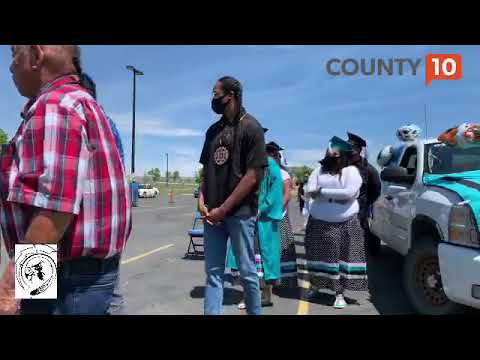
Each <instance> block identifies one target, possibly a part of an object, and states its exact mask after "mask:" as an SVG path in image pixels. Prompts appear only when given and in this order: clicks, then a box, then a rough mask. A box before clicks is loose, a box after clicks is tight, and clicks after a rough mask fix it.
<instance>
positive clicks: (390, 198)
mask: <svg viewBox="0 0 480 360" xmlns="http://www.w3.org/2000/svg"><path fill="white" fill-rule="evenodd" d="M385 200H388V201H392V200H393V196H392V195H387V196H385Z"/></svg>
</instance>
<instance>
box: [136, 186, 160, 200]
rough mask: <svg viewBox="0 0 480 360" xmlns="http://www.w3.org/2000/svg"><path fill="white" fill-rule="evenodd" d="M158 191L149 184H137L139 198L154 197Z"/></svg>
mask: <svg viewBox="0 0 480 360" xmlns="http://www.w3.org/2000/svg"><path fill="white" fill-rule="evenodd" d="M159 194H160V191H159V190H158V189H157V188H156V187H153V186H152V185H149V184H140V185H139V186H138V197H141V198H156V197H157V196H158V195H159Z"/></svg>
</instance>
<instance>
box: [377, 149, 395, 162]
mask: <svg viewBox="0 0 480 360" xmlns="http://www.w3.org/2000/svg"><path fill="white" fill-rule="evenodd" d="M394 153H395V149H394V148H393V146H392V145H389V146H386V147H384V148H383V150H382V151H380V152H379V154H378V157H377V164H378V165H379V166H381V167H385V166H387V165H388V164H389V163H390V161H392V159H393V155H394Z"/></svg>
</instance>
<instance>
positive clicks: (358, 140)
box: [347, 132, 367, 148]
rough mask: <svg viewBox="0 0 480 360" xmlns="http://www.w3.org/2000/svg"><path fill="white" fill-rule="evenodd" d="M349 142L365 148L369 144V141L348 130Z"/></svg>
mask: <svg viewBox="0 0 480 360" xmlns="http://www.w3.org/2000/svg"><path fill="white" fill-rule="evenodd" d="M347 135H348V142H349V143H350V144H352V145H353V146H358V147H361V148H364V147H366V146H367V142H366V141H365V140H363V139H362V138H361V137H360V136H358V135H355V134H352V133H349V132H347Z"/></svg>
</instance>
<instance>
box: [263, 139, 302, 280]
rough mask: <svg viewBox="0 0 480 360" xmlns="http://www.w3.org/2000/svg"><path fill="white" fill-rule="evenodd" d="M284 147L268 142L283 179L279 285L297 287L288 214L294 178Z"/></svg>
mask: <svg viewBox="0 0 480 360" xmlns="http://www.w3.org/2000/svg"><path fill="white" fill-rule="evenodd" d="M283 150H284V149H283V148H282V147H280V146H279V145H278V144H277V143H275V142H273V141H272V142H270V143H268V144H267V154H268V155H269V156H271V157H272V158H273V159H275V161H276V163H277V164H278V165H279V166H280V169H281V173H282V181H283V213H282V223H281V225H280V239H281V242H280V244H281V245H280V246H281V255H280V269H281V272H282V279H281V281H280V283H279V284H278V286H279V287H284V288H285V287H286V288H296V287H297V254H296V250H295V237H294V235H293V231H292V225H291V223H290V217H289V214H288V204H289V203H290V200H291V198H292V179H291V177H290V174H289V173H288V171H287V167H286V166H287V162H286V160H285V158H284V156H283V155H282V151H283Z"/></svg>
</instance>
